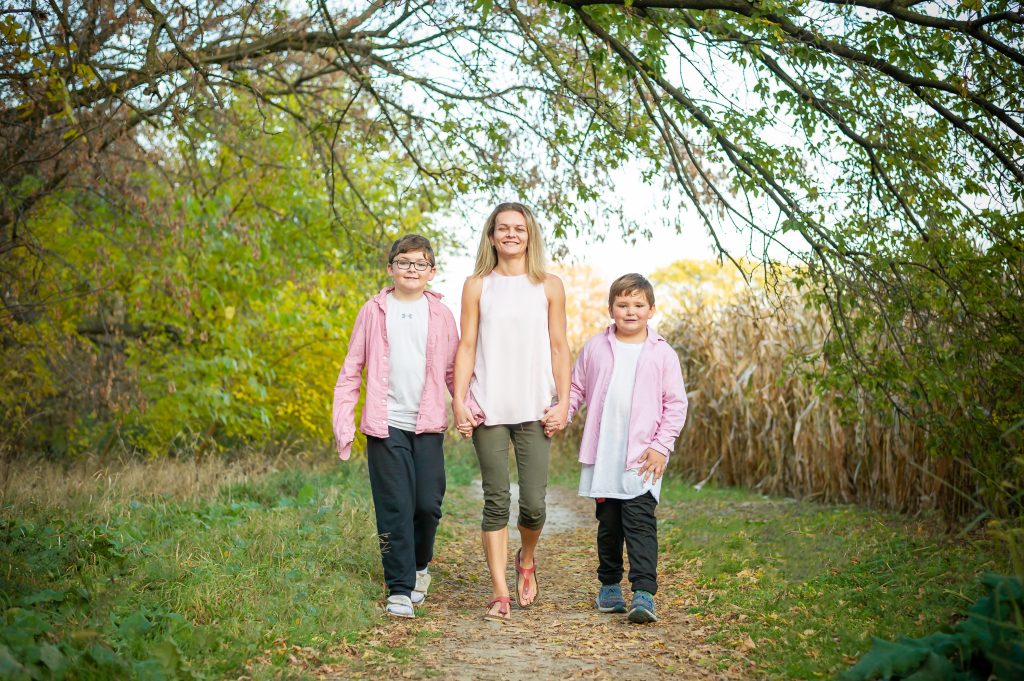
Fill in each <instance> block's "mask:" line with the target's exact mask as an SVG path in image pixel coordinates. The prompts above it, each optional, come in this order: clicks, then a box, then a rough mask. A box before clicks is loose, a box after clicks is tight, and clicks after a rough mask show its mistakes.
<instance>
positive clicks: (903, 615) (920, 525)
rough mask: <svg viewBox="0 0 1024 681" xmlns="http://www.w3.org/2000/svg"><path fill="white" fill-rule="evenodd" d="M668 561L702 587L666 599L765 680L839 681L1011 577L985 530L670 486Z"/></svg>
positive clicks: (936, 627)
mask: <svg viewBox="0 0 1024 681" xmlns="http://www.w3.org/2000/svg"><path fill="white" fill-rule="evenodd" d="M659 516H660V519H661V532H660V539H661V547H662V561H663V564H664V565H666V566H671V565H673V564H674V565H687V566H689V567H691V568H694V567H695V568H696V570H695V572H696V573H697V575H698V578H697V580H696V583H695V584H692V585H687V588H686V589H684V590H681V591H679V592H677V593H675V594H671V593H665V594H663V596H662V598H663V600H666V601H668V603H666V605H669V606H670V607H685V608H687V609H689V611H690V612H691V613H693V614H694V615H696V616H697V617H698V619H706V620H707V621H708V624H709V629H711V630H714V631H716V633H715V634H713V637H712V638H713V640H716V641H719V642H722V643H724V644H725V645H726V646H727V647H729V648H731V649H732V650H734V651H736V652H735V659H732V660H730V659H725V660H721V661H720V663H721V664H722V665H723V666H728V665H730V664H733V663H734V662H735V661H736V660H737V659H741V658H743V657H746V658H747V659H748V660H749V661H750V662H753V664H754V666H755V668H756V673H755V675H766V676H767V677H769V678H778V679H783V678H785V679H812V678H833V677H834V676H835V675H836V674H837V673H838V672H840V671H842V670H844V669H846V668H847V667H849V666H850V665H851V664H852V663H854V662H855V661H856V660H857V659H858V658H859V657H860V656H861V655H862V654H864V653H865V652H866V651H867V650H868V649H869V648H870V647H871V637H873V636H874V637H879V638H883V639H894V638H897V637H898V636H900V635H909V636H915V637H917V636H923V635H926V634H930V633H932V632H935V631H940V630H948V629H949V627H950V626H951V625H952V624H954V623H955V622H956V621H958V619H959V618H960V617H961V616H962V613H963V612H964V611H965V610H966V609H967V607H968V606H969V605H970V604H971V603H973V602H974V601H975V600H976V599H977V598H978V597H979V596H980V595H981V594H982V593H983V587H982V585H981V583H980V581H979V579H978V577H979V575H980V574H981V573H982V572H983V571H985V570H991V571H994V572H1002V573H1006V572H1007V571H1008V570H1009V569H1010V566H1009V558H1008V556H1007V554H1006V552H1005V550H1004V548H1005V544H1004V543H1003V542H1002V541H1001V540H999V539H993V538H990V537H988V535H987V534H986V533H985V532H984V531H982V530H976V531H975V532H974V533H973V534H972V535H971V536H970V537H969V538H965V537H963V536H958V535H949V534H946V533H945V532H944V530H943V529H942V526H941V523H939V522H938V521H932V520H928V519H916V520H915V519H907V518H905V517H902V516H896V515H889V514H884V513H880V512H877V511H871V510H868V509H864V508H860V507H856V506H826V505H818V504H811V503H805V502H797V501H794V500H786V499H778V498H766V497H762V496H760V495H758V494H754V493H750V492H742V491H738V490H726V489H716V488H710V487H704V488H703V489H702V490H700V491H695V490H694V488H693V486H692V485H690V484H687V483H685V482H683V481H679V480H672V479H667V480H666V485H665V489H664V491H663V503H662V504H661V506H660V507H659Z"/></svg>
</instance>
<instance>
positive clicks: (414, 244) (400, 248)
mask: <svg viewBox="0 0 1024 681" xmlns="http://www.w3.org/2000/svg"><path fill="white" fill-rule="evenodd" d="M413 251H423V253H424V255H426V256H427V262H429V263H430V266H431V267H434V266H435V261H434V249H433V248H431V246H430V240H429V239H427V237H425V236H420V235H419V234H406V235H405V236H403V237H402V238H401V239H398V240H397V241H395V243H393V244H391V252H390V253H388V264H389V265H390V264H391V263H393V262H394V261H395V258H397V257H398V256H400V255H402V254H403V253H412V252H413Z"/></svg>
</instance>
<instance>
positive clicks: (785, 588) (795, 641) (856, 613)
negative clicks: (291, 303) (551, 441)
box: [0, 443, 1010, 679]
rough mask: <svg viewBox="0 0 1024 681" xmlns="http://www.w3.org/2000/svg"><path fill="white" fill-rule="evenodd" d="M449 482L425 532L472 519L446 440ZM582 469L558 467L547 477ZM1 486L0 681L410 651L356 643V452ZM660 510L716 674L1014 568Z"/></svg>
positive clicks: (863, 645) (769, 673) (774, 659)
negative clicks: (716, 660)
mask: <svg viewBox="0 0 1024 681" xmlns="http://www.w3.org/2000/svg"><path fill="white" fill-rule="evenodd" d="M447 473H448V484H449V490H450V493H449V495H448V501H447V502H446V510H445V513H446V518H447V519H446V520H445V521H442V524H441V527H440V528H439V534H438V541H439V542H444V541H447V540H449V539H450V538H451V536H452V533H453V532H454V531H455V525H454V524H453V523H454V522H458V521H459V518H461V517H463V516H465V517H470V516H472V517H473V518H475V517H476V515H475V514H478V513H479V508H478V507H477V506H476V504H475V502H474V503H473V504H467V503H465V502H464V499H463V497H464V496H465V492H466V489H465V487H464V486H465V485H468V484H470V483H471V482H472V481H473V480H474V479H476V478H477V477H478V473H477V469H476V461H475V457H474V456H473V452H472V447H470V446H468V444H465V443H463V444H460V445H458V446H451V447H449V450H448V459H447ZM577 475H578V464H576V462H575V460H574V459H573V458H571V457H565V456H561V455H556V456H555V457H554V459H553V463H552V481H553V484H562V485H568V486H570V487H575V484H576V478H577ZM5 479H6V480H7V481H8V483H9V484H8V485H7V486H6V487H5V490H4V496H3V497H2V499H0V606H2V608H3V619H2V620H0V678H29V675H28V670H29V669H30V668H31V669H35V670H37V671H38V672H39V673H38V674H37V675H36V677H37V678H48V675H49V676H53V677H63V678H74V679H90V678H96V679H101V678H104V679H105V678H112V677H117V678H129V677H131V678H208V679H213V678H224V677H229V678H232V677H239V676H245V677H247V678H251V679H269V678H307V677H309V676H311V675H312V674H313V671H312V669H313V668H314V667H316V666H317V665H330V663H331V658H330V655H331V654H332V653H331V651H339V652H338V654H344V653H343V651H344V650H345V649H346V648H347V647H348V649H349V650H351V648H350V646H351V645H356V646H357V647H358V648H359V649H361V650H377V652H378V653H379V654H381V655H385V654H386V655H388V656H391V657H392V658H394V660H395V661H396V663H401V662H402V660H407V659H409V656H410V655H414V654H415V652H414V649H415V646H416V643H415V641H414V642H413V644H412V648H410V649H405V648H399V649H394V646H392V645H391V644H390V643H388V642H387V641H383V642H379V645H378V644H375V643H374V641H373V640H370V639H368V638H367V636H370V638H372V636H373V635H372V634H369V633H368V632H371V631H372V630H373V626H374V625H375V624H376V623H378V622H379V621H380V615H379V612H378V603H379V601H380V597H381V595H382V588H383V578H382V575H381V568H380V560H379V556H378V553H377V544H376V538H375V530H374V523H373V514H372V508H371V503H370V495H369V485H368V482H367V478H366V470H365V465H364V464H362V463H360V462H358V461H354V462H349V463H347V464H345V465H340V466H339V465H336V464H335V463H334V461H333V458H332V457H330V456H326V455H325V456H324V457H321V458H320V463H312V462H310V461H308V460H276V461H274V460H271V461H267V460H265V459H258V460H257V459H252V460H240V461H238V462H236V463H235V464H231V465H228V464H223V463H220V464H213V463H210V464H203V465H201V466H196V465H195V464H194V463H189V462H176V461H166V462H156V463H150V464H146V465H145V466H142V465H139V464H126V465H123V466H120V467H111V468H109V469H105V468H91V469H90V468H87V467H86V468H83V469H74V468H72V469H63V468H61V467H53V469H52V470H50V469H48V468H47V466H46V465H44V464H38V465H37V464H33V465H32V466H26V467H23V468H22V469H19V470H18V471H17V472H15V473H12V472H11V471H7V473H6V474H5ZM460 499H463V502H460V501H459V500H460ZM659 515H660V528H661V529H660V532H661V535H660V536H661V549H662V565H663V568H664V569H666V570H670V569H673V568H674V567H680V566H685V567H686V568H688V570H687V572H688V573H689V574H694V575H696V578H695V580H694V581H693V583H689V584H686V586H685V588H683V589H681V590H678V591H677V592H675V593H669V592H668V591H667V590H666V591H663V592H662V593H661V594H659V607H662V608H664V607H682V608H686V609H688V610H689V611H690V612H691V613H693V614H694V615H695V616H697V617H698V618H699V619H701V620H704V621H706V622H707V624H708V630H709V631H714V632H716V633H715V634H713V636H714V637H715V639H716V640H718V641H719V642H721V643H723V644H725V646H726V647H728V648H730V649H732V650H734V651H735V655H734V657H733V659H723V660H721V661H720V664H721V665H722V666H723V667H726V666H729V665H731V664H733V663H735V662H736V661H737V660H741V659H746V660H750V661H752V662H753V663H754V664H755V665H756V675H757V676H765V677H768V678H778V679H783V678H785V679H813V678H822V677H832V676H834V675H835V674H836V673H837V672H839V671H841V670H843V669H845V668H847V667H848V666H849V665H851V664H852V663H853V662H854V661H855V660H856V659H857V658H858V657H859V656H860V655H862V654H863V653H864V652H865V651H867V649H868V648H869V647H870V643H871V636H879V637H882V638H895V637H897V636H899V635H902V634H906V635H910V636H922V635H925V634H928V633H932V632H934V631H937V630H940V629H942V628H943V627H946V626H948V625H949V624H950V623H951V622H953V621H955V619H956V618H957V617H958V613H960V612H963V610H964V609H965V608H966V607H967V605H969V603H971V602H972V601H973V600H975V598H976V597H977V596H978V595H979V594H980V592H981V590H980V586H979V585H978V583H977V577H978V575H979V573H980V572H981V571H983V570H994V571H997V572H1008V571H1009V570H1010V568H1009V565H1008V558H1007V553H1006V551H1005V542H1002V541H997V540H992V539H989V538H988V535H987V534H985V533H984V532H983V531H978V532H977V533H975V534H974V535H972V536H971V537H970V538H969V539H963V538H958V537H951V536H948V535H946V534H944V533H943V532H942V531H941V529H940V528H939V527H938V526H937V525H936V524H933V523H932V522H930V521H928V520H908V519H906V518H903V517H900V516H894V515H887V514H883V513H878V512H874V511H870V510H865V509H861V508H857V507H852V506H824V505H818V504H811V503H804V502H796V501H792V500H784V499H768V498H764V497H761V496H759V495H756V494H750V493H746V492H740V491H735V490H724V489H713V488H707V487H705V488H704V489H703V490H702V491H700V492H696V491H694V490H693V488H692V486H690V485H688V484H684V483H683V482H681V481H679V480H674V479H668V480H667V481H666V486H665V488H664V492H663V501H662V504H661V507H660V509H659ZM473 522H475V520H474V521H473ZM424 636H426V634H424ZM400 645H403V644H400ZM375 646H376V647H375ZM378 648H379V650H378ZM389 659H390V658H389ZM19 666H20V667H21V668H22V672H19ZM321 668H324V667H321Z"/></svg>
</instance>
